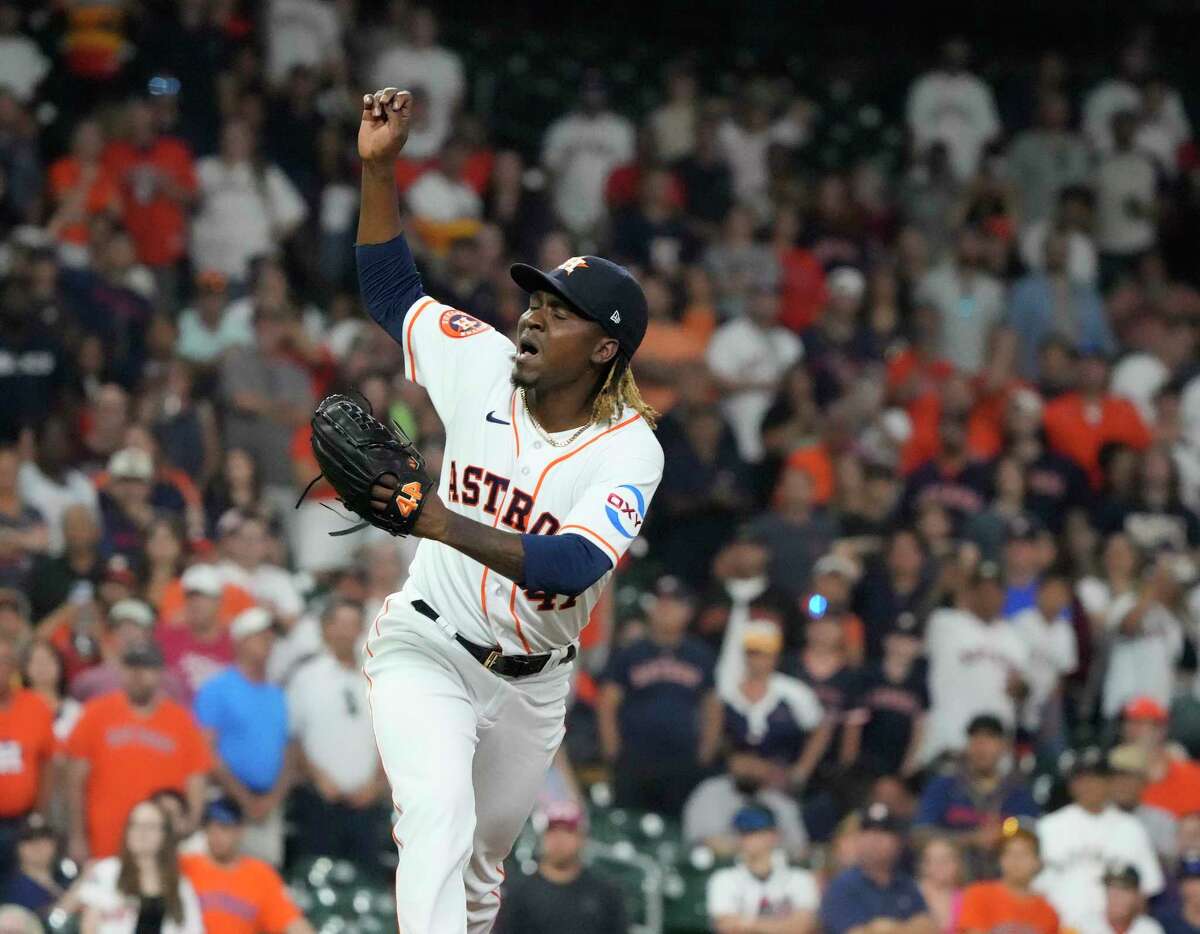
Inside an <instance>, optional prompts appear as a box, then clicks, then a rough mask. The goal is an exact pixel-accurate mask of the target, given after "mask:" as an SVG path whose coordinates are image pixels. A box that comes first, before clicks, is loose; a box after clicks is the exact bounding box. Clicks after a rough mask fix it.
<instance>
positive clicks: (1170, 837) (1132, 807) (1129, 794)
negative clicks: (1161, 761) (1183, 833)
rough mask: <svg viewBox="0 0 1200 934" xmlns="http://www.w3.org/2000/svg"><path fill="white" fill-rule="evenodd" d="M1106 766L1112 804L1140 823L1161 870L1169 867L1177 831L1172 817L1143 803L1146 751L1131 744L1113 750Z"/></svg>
mask: <svg viewBox="0 0 1200 934" xmlns="http://www.w3.org/2000/svg"><path fill="white" fill-rule="evenodd" d="M1108 766H1109V768H1110V769H1112V799H1113V804H1115V805H1116V806H1117V807H1118V808H1120V809H1121V810H1122V811H1124V812H1125V813H1126V814H1132V815H1133V816H1134V817H1136V818H1137V819H1138V820H1139V821H1140V822H1141V824H1142V826H1143V827H1144V828H1145V830H1146V834H1147V836H1149V837H1150V842H1151V843H1152V844H1153V845H1154V852H1155V853H1157V854H1158V857H1159V859H1160V860H1161V861H1162V863H1163V865H1164V866H1170V865H1171V864H1172V862H1173V861H1174V859H1175V857H1176V856H1177V855H1178V854H1177V852H1176V844H1177V838H1178V828H1177V826H1176V819H1175V815H1174V814H1173V813H1171V812H1170V811H1168V810H1166V809H1165V808H1162V807H1159V806H1158V805H1154V804H1145V803H1143V800H1142V799H1143V797H1144V796H1145V793H1146V785H1147V773H1148V772H1149V767H1150V760H1149V756H1147V754H1146V750H1145V748H1144V747H1143V746H1140V745H1136V744H1134V743H1125V744H1124V745H1121V746H1114V747H1113V748H1112V749H1110V750H1109V753H1108Z"/></svg>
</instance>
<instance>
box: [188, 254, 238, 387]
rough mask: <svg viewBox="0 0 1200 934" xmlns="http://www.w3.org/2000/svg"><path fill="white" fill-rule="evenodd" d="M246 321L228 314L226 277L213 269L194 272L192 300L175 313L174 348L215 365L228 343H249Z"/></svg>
mask: <svg viewBox="0 0 1200 934" xmlns="http://www.w3.org/2000/svg"><path fill="white" fill-rule="evenodd" d="M249 325H250V322H249V321H245V320H243V319H240V318H236V317H234V316H232V315H230V314H229V288H228V280H227V279H226V278H225V276H224V275H223V274H222V273H220V272H218V271H217V270H215V269H202V270H200V271H199V272H198V273H197V274H196V281H195V294H194V301H193V303H192V305H191V306H189V307H187V308H185V309H183V311H182V312H180V315H179V338H178V341H177V342H176V345H175V349H176V352H177V353H178V354H179V356H180V357H182V358H183V359H185V360H188V361H190V362H192V363H195V364H197V365H200V366H214V365H216V364H217V363H218V362H219V360H220V357H221V355H222V354H223V353H224V352H225V351H226V350H228V349H229V348H230V347H250V346H253V344H254V332H253V330H252V329H251V328H250V327H249Z"/></svg>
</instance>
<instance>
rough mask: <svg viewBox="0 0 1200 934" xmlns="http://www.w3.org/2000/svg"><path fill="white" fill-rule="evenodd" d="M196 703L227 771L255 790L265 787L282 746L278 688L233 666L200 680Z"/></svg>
mask: <svg viewBox="0 0 1200 934" xmlns="http://www.w3.org/2000/svg"><path fill="white" fill-rule="evenodd" d="M195 707H196V719H197V720H199V721H200V724H201V726H203V727H206V728H207V729H210V730H212V731H213V734H214V738H215V740H216V752H217V755H218V756H219V757H220V758H221V761H222V762H224V763H225V765H226V766H228V768H229V771H230V772H232V773H233V774H234V776H235V777H236V778H237V779H238V781H240V782H241V783H242V784H243V785H245V786H246V787H247V788H249V789H250V790H251V791H253V792H255V793H256V794H264V793H266V792H268V791H270V789H271V786H272V785H274V784H275V779H276V778H278V777H279V772H280V770H281V769H282V768H283V759H284V750H285V748H286V747H287V736H288V732H287V731H288V725H287V724H288V720H287V702H286V700H285V697H284V693H283V689H282V688H280V687H279V686H278V685H275V684H270V683H267V682H263V681H253V680H251V679H250V678H247V677H246V675H245V674H243V672H242V671H241V669H239V668H238V667H237V666H236V665H234V666H231V667H229V668H226V669H225V670H224V671H223V672H221V673H220V674H218V675H213V677H211V678H209V680H208V681H206V682H205V683H204V687H202V688H201V689H200V692H199V693H198V694H197V695H196V702H195Z"/></svg>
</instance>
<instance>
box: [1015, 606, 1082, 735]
mask: <svg viewBox="0 0 1200 934" xmlns="http://www.w3.org/2000/svg"><path fill="white" fill-rule="evenodd" d="M1011 625H1012V627H1013V631H1014V632H1016V634H1017V635H1018V636H1020V637H1021V639H1022V640H1023V641H1024V642H1025V645H1026V646H1028V648H1029V678H1028V680H1029V696H1028V697H1026V698H1025V703H1024V704H1023V705H1022V707H1021V726H1023V727H1024V728H1025V729H1027V730H1037V729H1038V727H1039V726H1040V725H1041V722H1042V708H1044V707H1045V706H1046V701H1048V700H1049V699H1050V698H1051V697H1052V696H1053V694H1054V691H1055V689H1056V688H1057V687H1058V683H1059V682H1060V681H1061V680H1062V679H1063V677H1064V676H1066V675H1069V674H1070V673H1071V672H1073V671H1074V670H1075V668H1076V667H1077V666H1078V665H1079V648H1078V645H1077V644H1076V641H1075V630H1074V629H1072V628H1071V623H1070V621H1069V620H1067V619H1065V618H1064V617H1061V616H1060V617H1059V618H1058V619H1054V620H1051V621H1050V622H1049V623H1047V622H1046V618H1045V616H1043V615H1042V611H1041V610H1039V609H1038V608H1037V607H1035V606H1034V607H1030V608H1029V609H1027V610H1022V611H1021V612H1020V613H1018V614H1017V615H1016V616H1014V617H1013V618H1012V624H1011Z"/></svg>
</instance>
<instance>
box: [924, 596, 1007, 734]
mask: <svg viewBox="0 0 1200 934" xmlns="http://www.w3.org/2000/svg"><path fill="white" fill-rule="evenodd" d="M925 645H926V651H927V652H928V654H929V699H930V705H929V733H928V737H927V748H926V755H927V756H928V757H933V756H935V755H937V754H938V753H940V752H943V751H946V750H951V751H955V752H957V751H958V750H961V749H962V748H963V746H964V744H965V743H966V739H967V724H969V723H970V722H971V720H972V719H973V718H974V717H976V716H977V715H979V714H985V713H987V714H993V715H995V716H997V717H999V718H1000V719H1001V720H1002V721H1003V722H1004V724H1005V725H1006V726H1008V727H1010V728H1011V727H1013V726H1014V725H1015V724H1016V707H1015V705H1014V703H1013V699H1012V697H1010V696H1009V694H1008V677H1009V674H1010V672H1015V673H1016V674H1018V675H1019V676H1020V677H1021V678H1027V677H1028V668H1029V649H1028V648H1027V647H1026V645H1025V643H1024V642H1023V641H1022V640H1021V639H1020V637H1019V636H1018V635H1017V634H1016V632H1015V631H1014V630H1013V628H1012V627H1011V626H1010V625H1008V624H1007V623H992V624H990V625H989V624H988V623H985V622H984V621H983V620H981V619H980V618H979V617H978V616H976V615H975V614H974V613H968V612H966V611H964V610H937V611H936V612H934V613H932V614H931V615H930V617H929V625H928V628H927V631H926V636H925Z"/></svg>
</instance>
